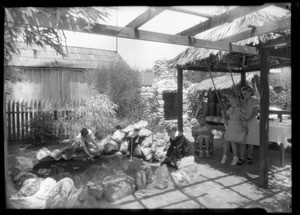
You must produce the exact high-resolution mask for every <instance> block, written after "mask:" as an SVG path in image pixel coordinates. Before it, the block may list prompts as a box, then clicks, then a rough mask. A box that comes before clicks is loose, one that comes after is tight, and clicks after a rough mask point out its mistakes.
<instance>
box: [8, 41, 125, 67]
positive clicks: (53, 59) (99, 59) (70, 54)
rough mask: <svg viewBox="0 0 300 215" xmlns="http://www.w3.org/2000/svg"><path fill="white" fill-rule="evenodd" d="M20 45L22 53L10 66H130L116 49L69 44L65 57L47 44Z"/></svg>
mask: <svg viewBox="0 0 300 215" xmlns="http://www.w3.org/2000/svg"><path fill="white" fill-rule="evenodd" d="M18 47H19V50H20V54H19V55H15V56H14V57H13V59H12V60H11V61H9V63H8V65H9V66H20V67H52V68H53V67H56V68H79V69H96V68H98V67H108V66H109V65H110V64H112V63H121V64H124V65H125V66H128V65H127V64H126V62H125V61H124V59H123V58H122V57H121V56H120V55H119V53H117V52H115V51H109V50H102V49H92V48H82V47H73V46H68V47H67V57H66V58H63V57H62V56H61V55H58V54H57V53H56V52H55V50H53V49H51V48H50V47H47V46H46V47H45V48H44V49H43V48H41V47H39V46H37V45H33V46H28V45H26V44H25V43H20V44H18ZM64 49H66V47H64ZM34 50H36V51H37V56H36V57H35V56H34Z"/></svg>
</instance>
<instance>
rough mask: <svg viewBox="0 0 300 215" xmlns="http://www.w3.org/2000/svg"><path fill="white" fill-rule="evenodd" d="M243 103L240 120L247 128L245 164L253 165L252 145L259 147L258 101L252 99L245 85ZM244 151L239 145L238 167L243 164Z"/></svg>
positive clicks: (249, 90) (243, 146) (252, 92)
mask: <svg viewBox="0 0 300 215" xmlns="http://www.w3.org/2000/svg"><path fill="white" fill-rule="evenodd" d="M242 94H243V97H244V99H243V102H242V119H243V124H244V125H245V126H246V128H247V135H246V138H245V143H246V144H247V145H248V153H247V163H248V164H253V160H252V154H253V147H254V145H256V146H258V145H259V122H258V120H257V118H256V117H257V114H258V108H259V100H258V99H256V98H254V97H253V95H254V91H253V89H252V88H251V87H250V86H249V85H246V86H244V87H243V88H242ZM245 149H246V145H245V144H241V147H240V159H239V161H238V165H242V164H243V163H244V162H245Z"/></svg>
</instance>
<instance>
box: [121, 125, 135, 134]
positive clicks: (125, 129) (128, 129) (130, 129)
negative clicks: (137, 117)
mask: <svg viewBox="0 0 300 215" xmlns="http://www.w3.org/2000/svg"><path fill="white" fill-rule="evenodd" d="M133 130H134V127H133V126H132V125H128V126H127V127H126V128H124V129H123V131H124V132H125V133H129V132H130V131H133Z"/></svg>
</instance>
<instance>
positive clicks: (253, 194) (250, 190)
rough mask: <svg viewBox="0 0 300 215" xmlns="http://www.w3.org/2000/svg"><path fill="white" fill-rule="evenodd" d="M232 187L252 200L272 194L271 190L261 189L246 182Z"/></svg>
mask: <svg viewBox="0 0 300 215" xmlns="http://www.w3.org/2000/svg"><path fill="white" fill-rule="evenodd" d="M231 189H233V190H235V191H237V192H239V193H240V194H241V195H243V196H246V197H248V198H250V199H252V200H258V199H261V198H263V197H265V196H266V195H267V194H270V192H269V191H267V190H263V189H260V188H258V187H256V186H255V185H253V184H250V183H244V184H240V185H236V186H233V187H231Z"/></svg>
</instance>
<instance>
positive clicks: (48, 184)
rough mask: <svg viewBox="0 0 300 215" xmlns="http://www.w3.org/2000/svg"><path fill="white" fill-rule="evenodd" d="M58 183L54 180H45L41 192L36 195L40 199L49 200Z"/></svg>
mask: <svg viewBox="0 0 300 215" xmlns="http://www.w3.org/2000/svg"><path fill="white" fill-rule="evenodd" d="M55 185H56V181H55V180H54V179H53V178H50V177H48V178H45V179H44V180H43V181H42V182H41V185H40V189H39V191H38V192H37V193H36V194H35V197H36V198H38V199H43V200H46V199H47V198H49V195H50V191H51V190H52V189H53V188H54V187H55Z"/></svg>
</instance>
